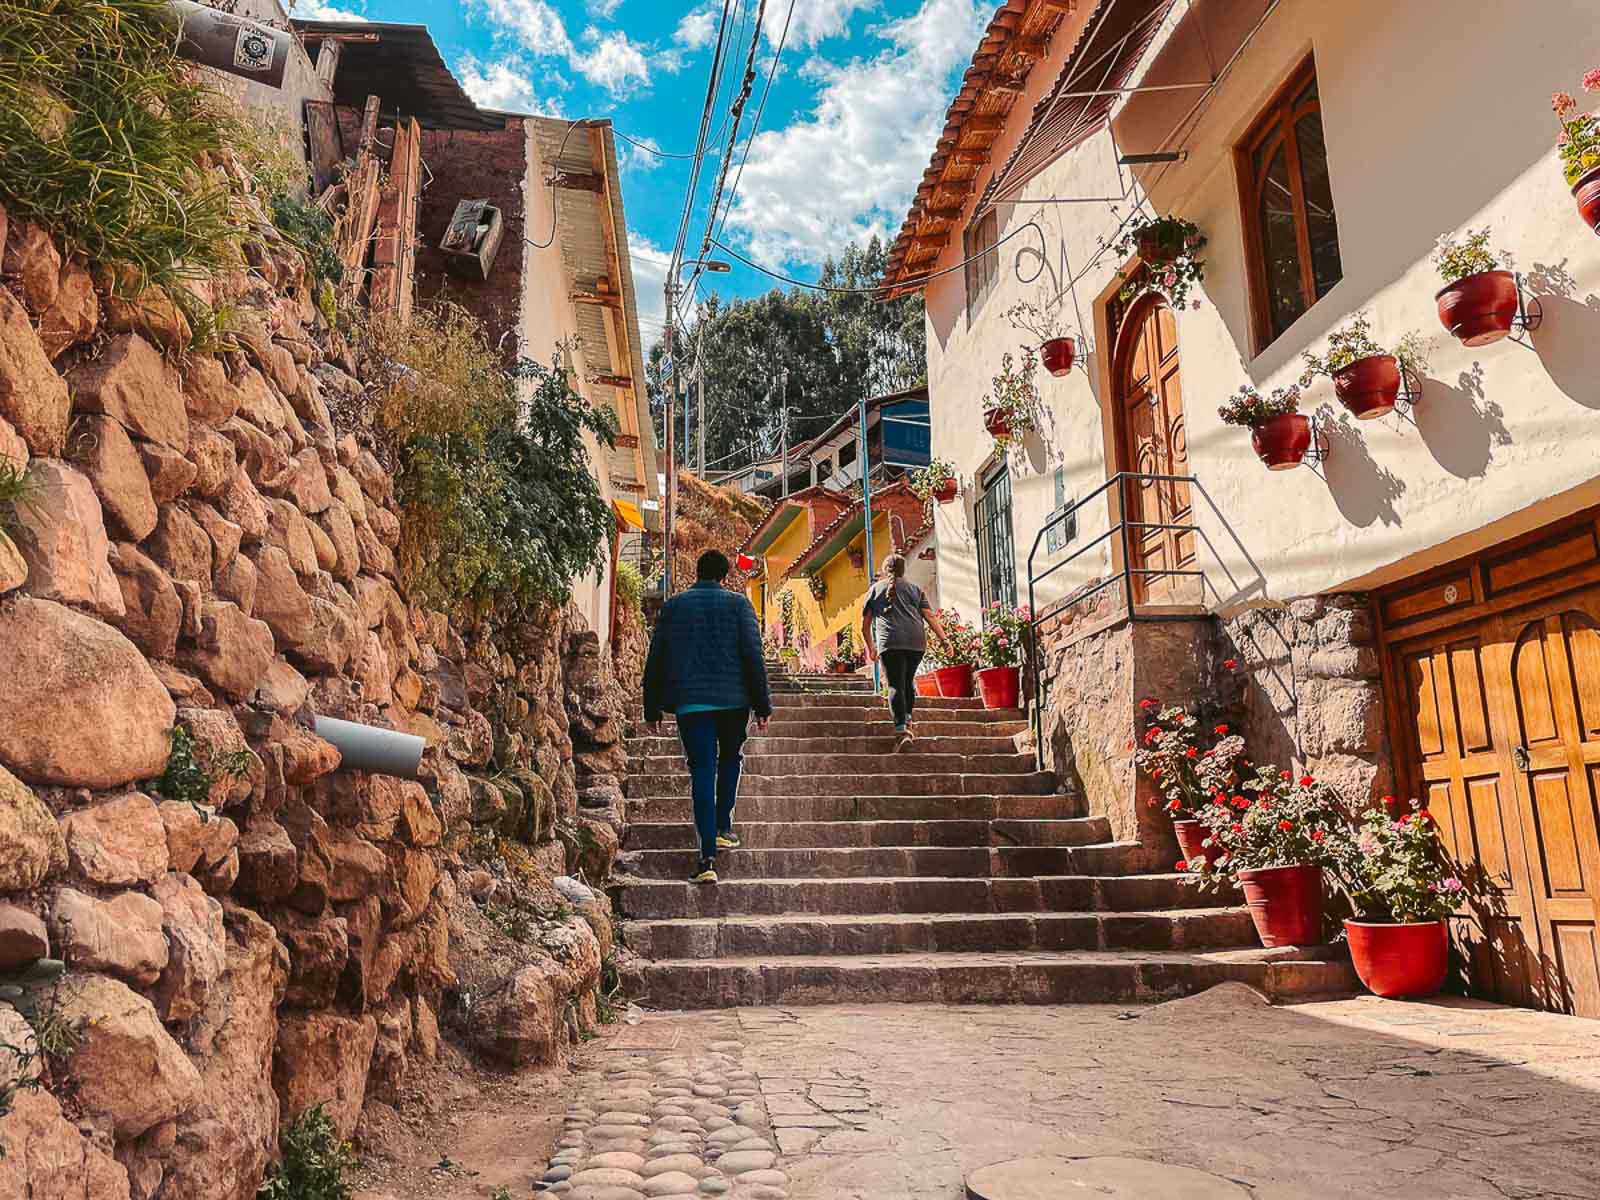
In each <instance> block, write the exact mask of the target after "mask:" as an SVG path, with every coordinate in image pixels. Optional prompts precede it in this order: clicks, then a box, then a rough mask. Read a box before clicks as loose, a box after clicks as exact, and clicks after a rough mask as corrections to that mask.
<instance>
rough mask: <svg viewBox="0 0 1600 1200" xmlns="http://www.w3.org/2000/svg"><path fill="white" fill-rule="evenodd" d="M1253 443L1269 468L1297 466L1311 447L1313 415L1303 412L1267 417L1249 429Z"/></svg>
mask: <svg viewBox="0 0 1600 1200" xmlns="http://www.w3.org/2000/svg"><path fill="white" fill-rule="evenodd" d="M1250 445H1251V446H1253V447H1254V448H1255V452H1256V455H1257V457H1259V458H1260V459H1261V461H1262V462H1264V463H1266V465H1267V470H1269V471H1287V470H1289V469H1290V468H1292V467H1298V466H1299V465H1300V464H1301V462H1302V461H1304V459H1305V456H1306V452H1307V451H1308V450H1310V449H1311V418H1310V417H1308V416H1306V415H1305V414H1303V413H1284V414H1283V415H1282V416H1277V417H1268V418H1267V419H1266V420H1265V421H1263V422H1261V424H1259V425H1256V426H1254V427H1253V428H1252V429H1251V430H1250Z"/></svg>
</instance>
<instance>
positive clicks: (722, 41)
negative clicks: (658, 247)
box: [667, 0, 732, 281]
mask: <svg viewBox="0 0 1600 1200" xmlns="http://www.w3.org/2000/svg"><path fill="white" fill-rule="evenodd" d="M731 4H732V0H722V21H721V24H720V25H719V26H718V27H717V48H716V52H715V53H714V54H713V55H712V58H711V75H710V78H709V79H707V80H706V98H705V101H704V102H703V103H702V104H701V106H700V128H699V132H698V134H697V135H696V138H695V155H694V165H693V167H692V168H691V169H690V172H689V186H688V188H687V189H686V190H685V192H684V201H683V213H682V215H681V216H680V217H679V219H678V233H677V236H676V237H675V238H674V240H673V244H672V258H671V260H670V262H669V264H668V267H667V279H668V281H671V280H672V279H673V278H674V277H675V276H676V275H677V272H678V267H679V264H680V263H682V261H683V248H684V246H685V245H686V244H687V243H688V240H689V221H690V220H691V218H692V217H693V215H694V196H695V192H696V191H698V190H699V187H700V169H701V167H703V166H704V165H705V156H706V148H707V137H706V135H707V134H708V133H709V132H710V131H711V114H712V113H713V112H714V111H715V110H716V98H717V94H718V93H719V92H720V91H721V80H722V64H723V53H724V51H725V50H726V48H727V37H728V10H729V8H730V6H731Z"/></svg>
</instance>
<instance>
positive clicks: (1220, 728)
mask: <svg viewBox="0 0 1600 1200" xmlns="http://www.w3.org/2000/svg"><path fill="white" fill-rule="evenodd" d="M1214 732H1216V733H1220V734H1222V735H1224V736H1226V735H1227V732H1228V727H1227V726H1226V725H1218V726H1217V728H1216V730H1215V731H1214Z"/></svg>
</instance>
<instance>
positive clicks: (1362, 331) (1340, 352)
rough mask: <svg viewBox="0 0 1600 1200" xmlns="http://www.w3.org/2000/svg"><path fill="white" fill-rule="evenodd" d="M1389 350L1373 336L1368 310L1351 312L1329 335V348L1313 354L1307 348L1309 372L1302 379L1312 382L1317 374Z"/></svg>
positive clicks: (1331, 372)
mask: <svg viewBox="0 0 1600 1200" xmlns="http://www.w3.org/2000/svg"><path fill="white" fill-rule="evenodd" d="M1387 353H1389V352H1388V351H1387V350H1385V349H1384V348H1383V347H1382V346H1380V345H1379V344H1378V343H1377V342H1376V341H1374V340H1373V337H1372V321H1371V319H1370V318H1369V317H1368V316H1367V314H1366V313H1364V312H1354V313H1351V314H1350V317H1349V319H1348V320H1346V321H1345V323H1344V324H1343V325H1341V326H1339V328H1337V329H1335V330H1334V331H1333V332H1332V333H1330V334H1329V335H1328V348H1327V349H1326V350H1325V351H1323V353H1321V354H1314V353H1312V352H1311V351H1310V350H1307V351H1306V352H1305V353H1304V354H1303V355H1302V356H1301V357H1302V358H1304V359H1305V364H1306V373H1305V375H1304V376H1303V377H1302V379H1301V382H1302V383H1309V382H1310V380H1311V378H1312V377H1313V376H1315V375H1327V376H1332V375H1334V374H1335V373H1337V372H1339V371H1342V370H1344V368H1346V367H1348V366H1349V365H1350V364H1351V363H1353V362H1359V361H1360V360H1361V359H1363V358H1371V357H1372V356H1373V355H1377V354H1387Z"/></svg>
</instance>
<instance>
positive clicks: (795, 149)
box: [291, 0, 994, 341]
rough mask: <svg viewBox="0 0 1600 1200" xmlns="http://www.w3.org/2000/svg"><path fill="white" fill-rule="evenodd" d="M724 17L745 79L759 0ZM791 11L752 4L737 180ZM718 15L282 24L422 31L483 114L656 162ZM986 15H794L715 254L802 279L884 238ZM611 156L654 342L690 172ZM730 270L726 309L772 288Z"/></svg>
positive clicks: (315, 13) (691, 11)
mask: <svg viewBox="0 0 1600 1200" xmlns="http://www.w3.org/2000/svg"><path fill="white" fill-rule="evenodd" d="M730 8H731V10H732V11H733V12H734V13H735V14H736V16H735V18H734V20H735V33H734V38H735V40H736V42H737V45H738V48H737V54H738V63H737V68H738V69H742V67H743V64H744V59H745V55H746V54H747V53H748V50H749V45H750V42H751V39H752V37H753V35H754V32H755V30H754V26H755V21H756V13H757V9H758V0H730ZM789 11H790V4H789V2H788V0H767V5H766V16H765V20H764V22H763V30H762V36H761V38H760V42H759V45H758V47H757V54H756V67H757V73H758V78H757V81H756V85H755V91H754V94H753V95H752V97H751V100H750V102H749V105H748V106H747V108H746V110H745V117H744V123H743V125H742V127H741V130H740V135H739V144H738V148H737V150H736V151H735V153H734V156H733V158H732V160H731V161H732V167H733V171H734V172H737V170H738V166H739V160H740V158H741V157H742V156H743V155H744V147H745V140H746V137H747V136H748V134H749V131H750V128H751V120H752V118H753V117H754V115H755V111H756V108H757V106H758V105H759V103H760V100H761V95H762V91H763V89H764V87H765V81H766V78H767V73H768V70H769V69H770V68H771V67H772V64H773V61H774V58H773V56H774V52H775V51H776V49H777V46H778V43H779V40H780V37H781V35H782V33H783V26H784V19H785V16H786V15H787V14H788V13H789ZM721 12H722V0H701V2H699V3H688V2H687V0H296V2H295V3H294V4H293V6H292V8H291V13H292V15H293V16H296V17H305V18H320V19H329V18H333V17H339V16H348V17H352V18H357V19H359V18H365V19H368V20H374V21H407V22H417V23H421V24H425V25H427V26H428V27H429V28H430V29H431V31H432V33H433V38H434V40H435V41H436V42H437V43H438V45H439V49H440V51H441V53H443V55H444V57H445V61H446V62H447V63H449V64H450V67H451V69H452V70H454V71H455V73H456V76H457V78H459V79H460V80H461V81H462V82H463V83H464V84H465V85H466V87H467V90H468V91H469V92H470V93H471V94H472V95H473V97H474V99H476V100H477V101H478V102H479V103H480V104H483V105H485V106H489V107H494V108H504V109H510V110H513V111H523V112H533V113H543V114H550V115H556V116H563V117H573V118H576V117H609V118H611V120H612V121H614V122H615V124H616V128H617V129H618V130H619V131H620V132H622V133H625V134H628V135H630V136H632V137H634V138H637V139H639V140H640V141H642V142H645V143H647V144H648V145H652V146H655V147H657V148H659V149H660V150H663V151H665V152H667V153H668V154H685V153H688V152H690V151H692V150H693V149H694V145H695V138H696V134H697V129H698V121H699V117H700V111H701V104H702V102H703V100H704V98H705V92H706V85H707V80H708V78H709V74H710V67H711V59H712V53H713V47H714V44H715V41H716V34H717V26H718V22H719V19H720V17H721ZM993 12H994V5H993V3H992V0H794V7H793V18H792V22H791V25H790V28H789V32H788V37H787V40H786V41H785V42H784V47H783V53H782V56H781V58H779V59H778V70H777V74H776V77H775V82H774V84H773V88H772V94H771V97H770V99H769V100H768V101H767V105H766V110H765V112H764V113H763V114H762V117H761V126H760V130H759V131H758V132H757V134H756V137H755V140H754V143H753V144H752V145H751V147H750V152H749V160H748V162H747V163H746V165H745V167H744V170H743V173H742V175H741V176H740V182H739V190H738V192H737V194H736V195H735V197H734V200H733V205H732V208H731V211H730V212H729V215H728V218H727V228H726V233H725V235H724V236H725V237H726V238H727V240H728V241H729V242H730V243H731V244H733V245H735V246H737V247H738V248H739V249H740V250H741V251H742V252H744V253H745V254H747V255H748V256H749V257H750V258H752V259H754V260H756V261H758V262H760V263H762V264H763V265H766V266H768V267H772V268H776V269H780V270H785V271H787V272H789V273H791V274H795V275H798V276H799V277H801V278H811V277H813V276H814V275H815V272H816V270H817V268H818V266H819V265H820V264H821V261H822V258H823V257H824V255H826V254H827V252H828V251H829V250H836V249H838V248H839V247H842V246H843V245H845V244H847V243H848V242H849V241H851V240H854V239H865V238H867V237H870V236H871V235H872V234H873V233H878V234H882V235H887V236H892V235H893V233H894V232H895V231H896V230H897V229H898V228H899V225H900V221H901V219H902V218H903V217H904V216H905V210H906V205H907V203H908V202H909V200H910V197H911V193H912V192H913V191H914V189H915V188H916V185H917V182H918V180H919V179H920V178H921V176H922V171H923V168H924V167H926V165H927V162H928V158H929V156H930V155H931V153H932V151H933V145H934V141H935V139H936V138H937V136H938V133H939V131H940V130H941V129H942V127H943V123H944V113H945V109H946V107H947V106H948V104H949V101H950V97H951V95H952V94H953V92H954V89H955V86H956V83H957V81H958V79H959V77H960V74H961V72H962V71H963V70H965V68H966V66H967V64H968V62H969V61H970V58H971V55H972V51H973V49H974V48H975V47H976V45H977V42H978V38H979V36H980V35H981V33H982V30H983V27H984V25H985V23H986V22H987V20H988V18H989V17H990V16H992V15H993ZM737 73H738V70H734V71H730V72H729V84H728V86H727V87H726V88H725V89H724V92H723V95H722V97H721V100H720V102H719V105H718V109H717V115H716V117H715V118H714V119H713V123H712V132H713V133H717V132H718V131H719V129H721V133H722V136H721V138H720V143H721V145H724V146H725V145H726V143H727V132H726V129H725V128H723V125H722V122H723V117H724V116H725V114H726V113H727V110H728V104H729V100H730V99H731V92H732V90H733V89H734V88H735V87H736V83H735V76H736V75H737ZM619 150H622V151H624V152H625V153H624V155H623V202H624V204H625V206H626V208H627V213H628V225H629V241H630V243H631V246H632V251H633V257H634V273H635V282H636V284H637V285H638V289H639V293H640V309H641V319H642V320H643V322H644V326H645V328H644V334H645V338H646V340H647V341H653V340H655V337H656V335H657V332H658V330H659V323H660V315H661V283H662V278H663V274H664V270H665V264H666V259H667V255H668V252H669V251H670V249H671V246H672V244H673V241H674V238H675V236H676V234H677V229H678V223H679V218H680V215H681V213H682V210H683V201H684V192H685V187H686V185H687V182H688V174H689V171H688V168H689V165H690V164H689V163H688V162H687V161H685V160H683V159H678V158H661V157H658V156H656V155H653V154H651V153H650V152H649V151H647V150H640V149H635V148H633V147H630V146H628V145H627V144H626V143H620V142H619ZM719 161H720V157H719V158H717V159H708V160H707V162H706V165H705V168H704V169H703V172H702V180H701V187H700V191H699V196H698V202H697V205H696V209H695V213H694V217H693V219H692V221H691V225H690V228H691V230H692V232H691V235H690V241H691V246H692V247H698V245H699V239H700V238H701V237H702V236H703V234H704V230H705V223H706V215H707V207H708V205H709V203H710V193H711V190H712V186H713V184H714V182H715V175H716V170H717V167H718V164H719ZM730 174H731V173H730ZM730 184H731V179H730ZM691 257H692V255H691ZM734 265H735V270H734V272H733V274H731V275H723V276H719V277H717V278H716V281H715V282H716V285H717V287H718V289H719V290H720V291H722V292H723V293H724V294H728V293H733V294H738V295H749V294H752V293H756V292H761V291H765V290H766V289H767V288H768V287H770V286H772V281H771V280H769V279H766V278H765V277H763V276H761V275H760V274H759V273H757V272H755V271H751V270H749V269H747V268H745V267H742V266H740V265H739V264H737V263H735V264H734Z"/></svg>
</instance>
